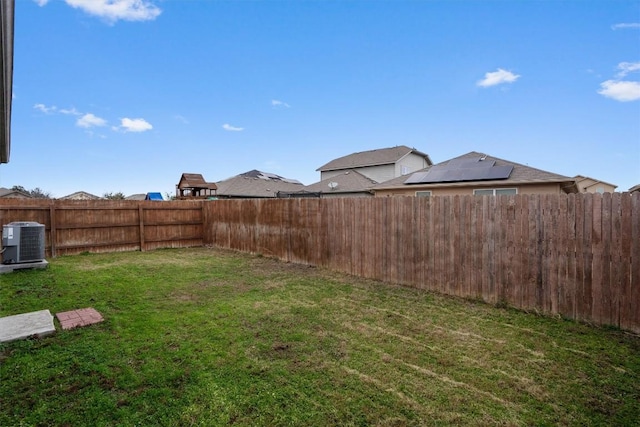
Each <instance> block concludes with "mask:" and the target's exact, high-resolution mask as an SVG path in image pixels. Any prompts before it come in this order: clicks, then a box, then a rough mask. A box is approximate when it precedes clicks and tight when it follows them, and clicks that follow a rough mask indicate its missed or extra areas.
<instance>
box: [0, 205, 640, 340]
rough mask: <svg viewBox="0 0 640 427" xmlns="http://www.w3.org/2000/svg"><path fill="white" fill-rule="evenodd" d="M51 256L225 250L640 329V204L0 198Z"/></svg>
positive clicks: (7, 215) (7, 217)
mask: <svg viewBox="0 0 640 427" xmlns="http://www.w3.org/2000/svg"><path fill="white" fill-rule="evenodd" d="M12 221H36V222H39V223H42V224H44V225H45V234H46V242H47V251H46V256H56V255H64V254H72V253H80V252H85V251H89V252H106V251H124V250H150V249H156V248H164V247H186V246H201V245H216V246H219V247H223V248H229V249H234V250H239V251H244V252H250V253H260V254H264V255H267V256H273V257H277V258H280V259H283V260H286V261H292V262H297V263H307V264H312V265H317V266H323V267H328V268H331V269H335V270H338V271H344V272H346V273H349V274H354V275H358V276H363V277H367V278H374V279H379V280H383V281H387V282H393V283H400V284H404V285H407V286H414V287H417V288H421V289H429V290H434V291H438V292H442V293H446V294H450V295H457V296H461V297H470V298H481V299H483V300H484V301H487V302H490V303H497V302H505V303H507V304H509V305H511V306H514V307H517V308H522V309H526V310H537V311H540V312H544V313H549V314H559V315H562V316H565V317H568V318H573V319H577V320H584V321H589V322H594V323H597V324H607V325H614V326H619V327H621V328H624V329H628V330H632V331H636V332H640V194H638V193H636V194H633V195H632V194H629V193H615V194H604V195H599V194H595V195H594V194H575V195H573V194H571V195H546V196H543V195H516V196H501V197H490V196H481V197H474V196H451V197H447V196H444V197H432V198H413V197H390V198H371V199H360V198H342V199H263V200H216V201H176V202H150V201H145V202H134V201H106V200H100V201H65V200H34V199H7V200H0V223H2V224H7V223H9V222H12Z"/></svg>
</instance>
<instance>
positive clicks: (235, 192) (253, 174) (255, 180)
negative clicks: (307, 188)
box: [216, 170, 304, 198]
mask: <svg viewBox="0 0 640 427" xmlns="http://www.w3.org/2000/svg"><path fill="white" fill-rule="evenodd" d="M216 184H217V185H218V196H219V197H246V198H255V197H276V194H277V193H278V191H284V192H295V191H301V190H302V189H304V185H303V184H302V183H301V182H300V181H297V180H295V179H288V178H284V177H281V176H280V175H276V174H272V173H267V172H260V171H258V170H252V171H249V172H245V173H243V174H240V175H236V176H234V177H231V178H228V179H225V180H223V181H219V182H217V183H216Z"/></svg>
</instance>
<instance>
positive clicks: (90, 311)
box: [56, 307, 104, 330]
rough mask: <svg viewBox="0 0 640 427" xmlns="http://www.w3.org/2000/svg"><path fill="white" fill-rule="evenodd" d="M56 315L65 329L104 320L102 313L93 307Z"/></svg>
mask: <svg viewBox="0 0 640 427" xmlns="http://www.w3.org/2000/svg"><path fill="white" fill-rule="evenodd" d="M56 317H57V318H58V321H59V322H60V326H62V329H64V330H67V329H73V328H77V327H78V326H89V325H93V324H94V323H100V322H102V321H103V320H104V319H103V318H102V315H101V314H100V313H98V312H97V311H96V309H95V308H91V307H89V308H81V309H80V310H71V311H64V312H62V313H56Z"/></svg>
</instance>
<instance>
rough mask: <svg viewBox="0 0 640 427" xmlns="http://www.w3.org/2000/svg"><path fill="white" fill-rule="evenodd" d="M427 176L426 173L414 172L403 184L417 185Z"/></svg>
mask: <svg viewBox="0 0 640 427" xmlns="http://www.w3.org/2000/svg"><path fill="white" fill-rule="evenodd" d="M426 175H427V172H416V173H414V174H412V175H411V176H410V177H409V178H407V179H406V180H405V181H404V183H405V184H419V183H421V182H422V180H423V179H424V177H425V176H426Z"/></svg>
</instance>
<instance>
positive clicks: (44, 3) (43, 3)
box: [33, 0, 49, 7]
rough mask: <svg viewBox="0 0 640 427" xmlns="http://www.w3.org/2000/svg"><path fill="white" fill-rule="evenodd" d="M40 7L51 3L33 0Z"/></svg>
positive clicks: (46, 0) (44, 0) (43, 0)
mask: <svg viewBox="0 0 640 427" xmlns="http://www.w3.org/2000/svg"><path fill="white" fill-rule="evenodd" d="M33 1H34V2H35V3H36V4H37V5H38V6H40V7H42V6H44V5H46V4H47V3H49V0H33Z"/></svg>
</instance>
